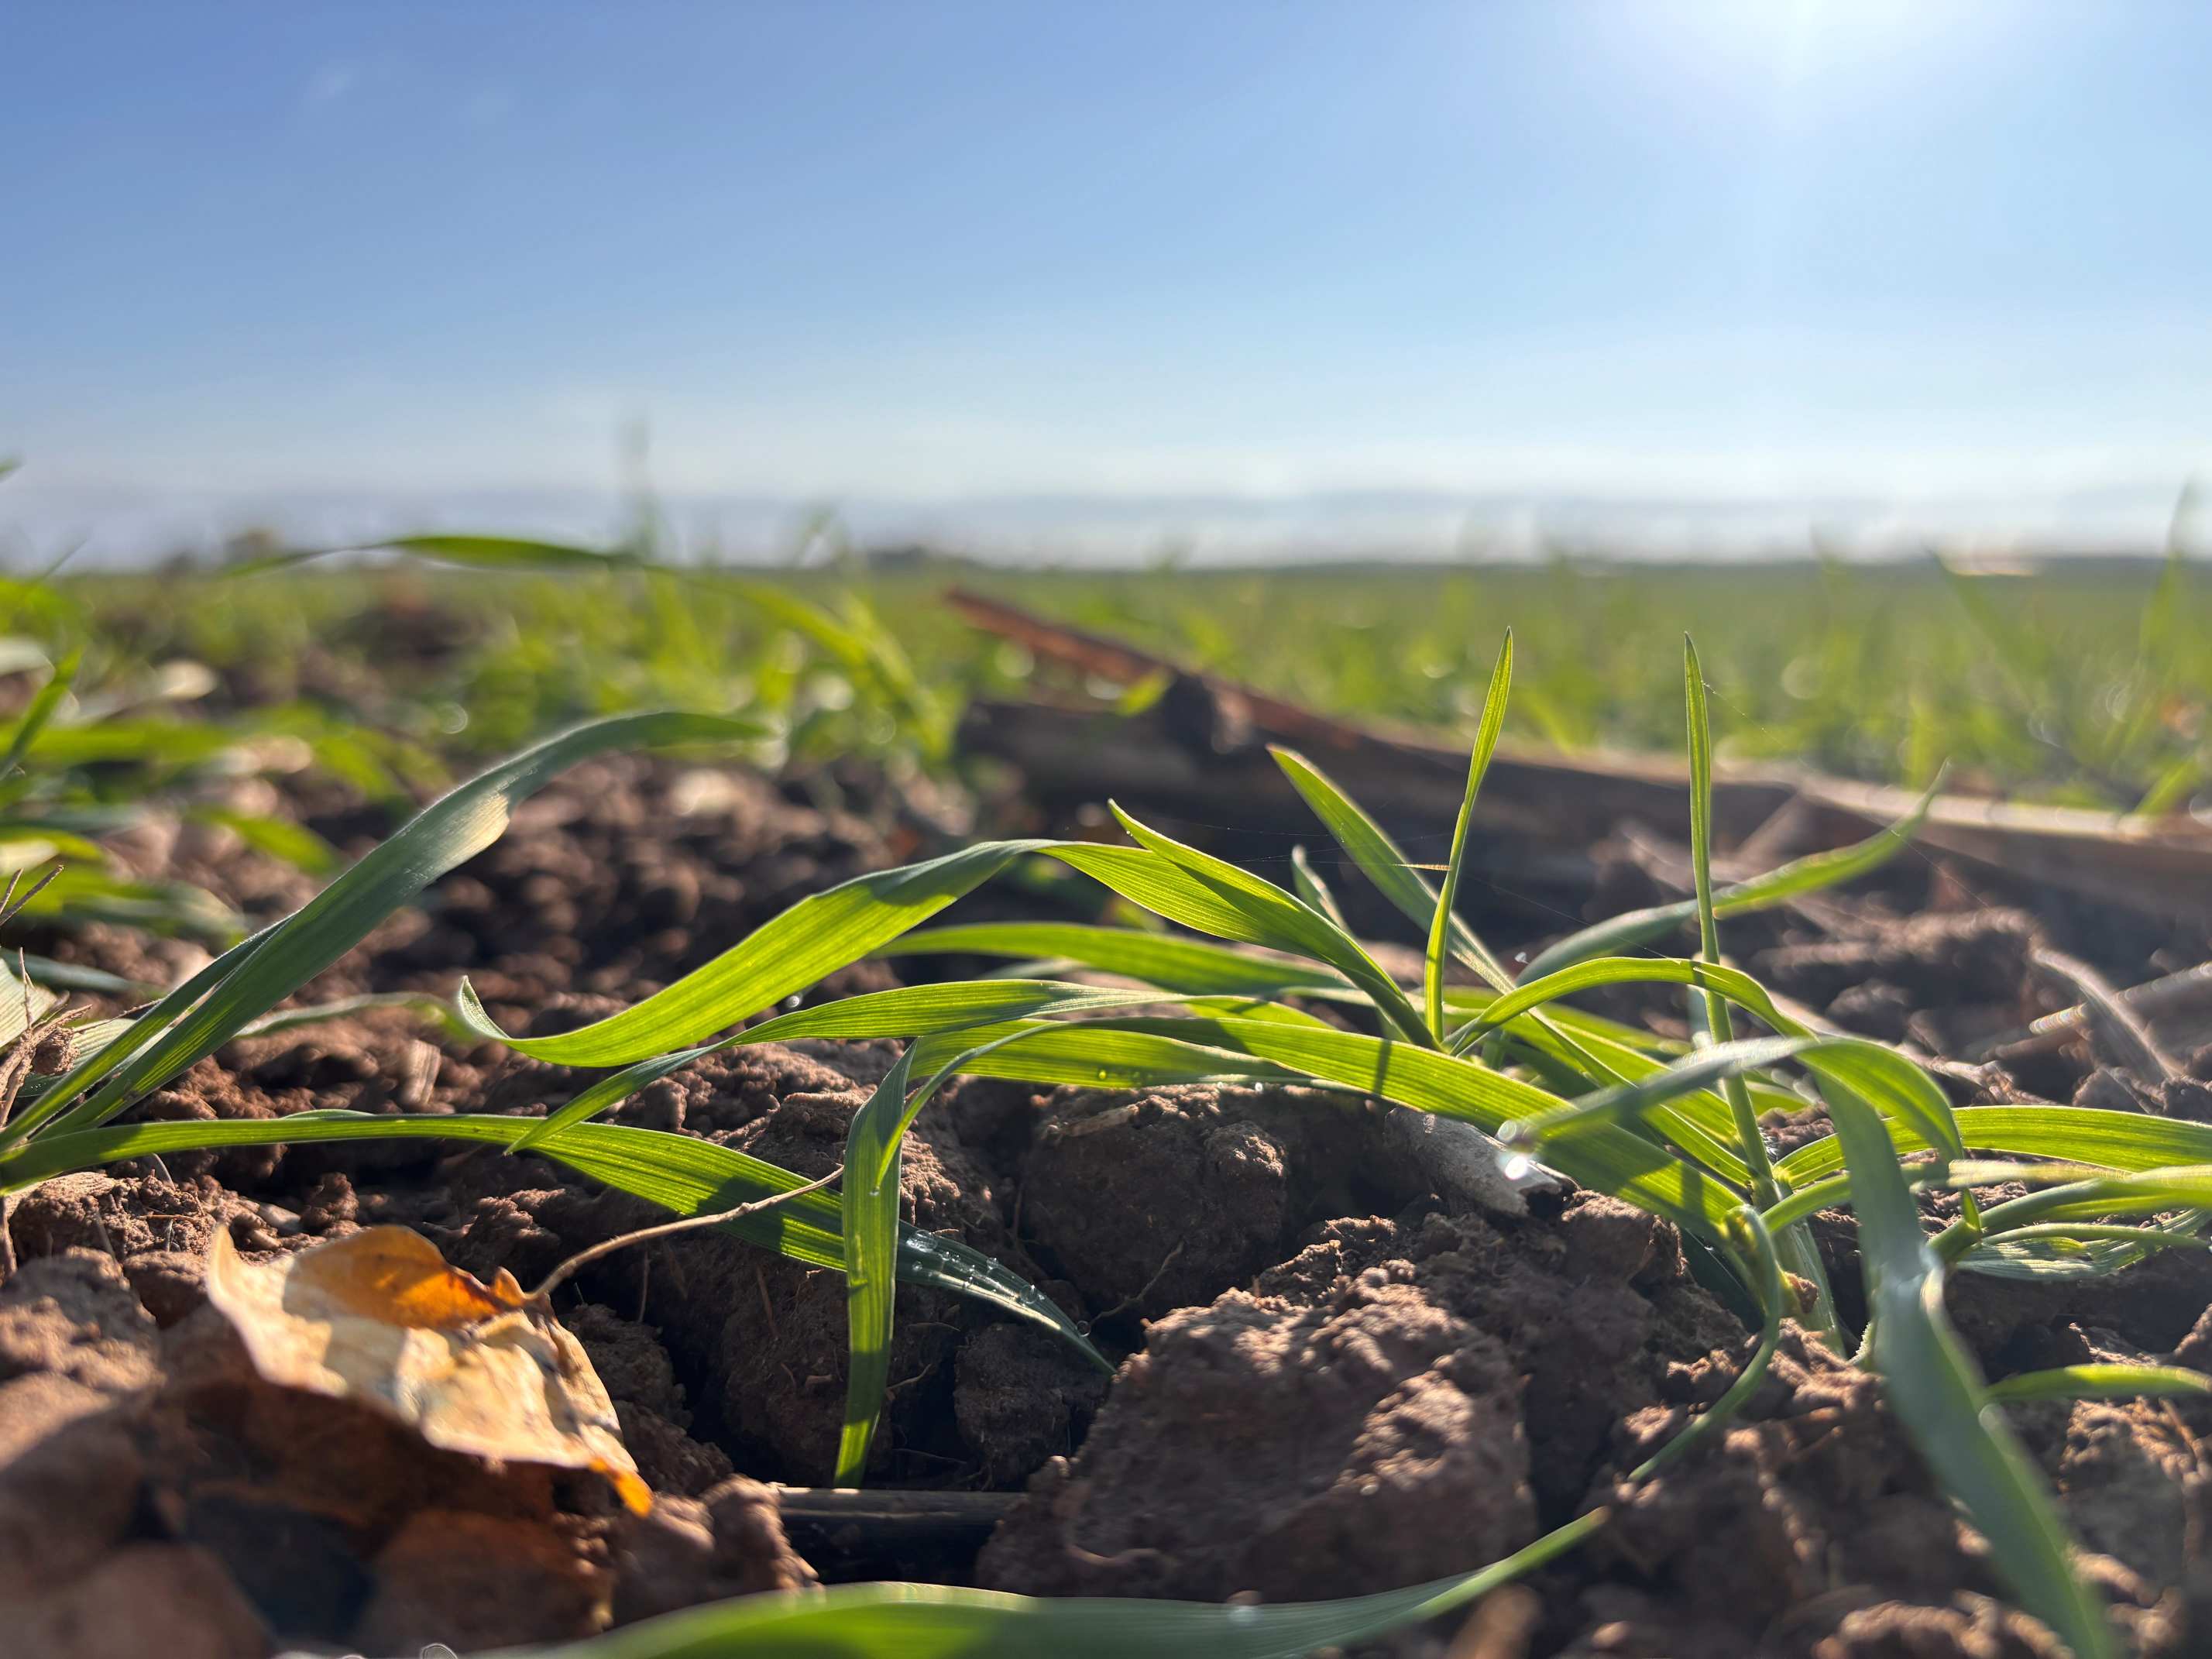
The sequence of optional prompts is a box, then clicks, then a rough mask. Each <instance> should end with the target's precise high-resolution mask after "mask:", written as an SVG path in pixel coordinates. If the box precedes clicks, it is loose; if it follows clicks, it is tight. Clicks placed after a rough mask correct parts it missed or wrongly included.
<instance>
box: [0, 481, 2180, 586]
mask: <svg viewBox="0 0 2212 1659" xmlns="http://www.w3.org/2000/svg"><path fill="white" fill-rule="evenodd" d="M2183 483H2184V481H2183V480H2181V479H2179V478H2175V479H2166V480H2143V481H2133V482H2122V483H2108V484H2084V485H2081V486H2079V487H2076V488H2073V489H2050V490H2045V491H2042V492H2027V491H2009V492H2006V493H2004V494H2002V495H1918V496H1912V497H1904V496H1885V495H1878V494H1872V493H1868V494H1850V493H1842V492H1838V493H1834V494H1823V495H1809V494H1806V495H1784V494H1776V495H1731V496H1720V495H1690V494H1679V495H1672V494H1668V493H1664V492H1601V491H1590V492H1569V491H1547V492H1531V493H1527V494H1516V493H1513V492H1510V491H1490V492H1484V493H1480V494H1475V493H1468V494H1464V495H1460V494H1454V493H1451V492H1447V491H1442V490H1406V489H1367V490H1356V489H1343V490H1325V491H1316V492H1310V493H1304V494H1282V495H1260V494H1237V493H1231V492H1221V493H1212V494H1200V493H1188V494H1178V495H1083V494H1074V493H1062V494H1046V493H1039V494H1032V495H994V496H975V497H967V498H954V499H945V500H935V501H931V500H914V499H905V500H902V499H894V498H884V497H871V496H859V497H854V498H848V499H838V498H836V497H826V496H825V497H820V498H813V499H806V498H799V497H796V496H793V497H780V496H773V495H740V494H721V493H714V492H706V491H669V492H662V493H660V494H659V495H657V496H656V497H655V501H656V504H657V506H658V507H659V512H660V513H661V515H662V520H663V523H664V525H665V528H666V530H667V532H669V535H670V538H671V541H672V544H673V551H674V553H675V555H676V556H679V557H698V556H720V557H725V558H729V559H732V560H736V561H740V562H775V561H778V560H781V559H785V558H788V557H790V556H793V554H794V553H796V552H797V551H798V550H799V547H800V544H802V543H803V542H804V541H805V539H806V533H807V530H808V527H809V526H811V525H814V524H817V523H818V522H820V521H821V520H822V519H823V515H824V514H834V515H835V521H836V525H837V526H838V527H839V529H840V531H841V532H842V537H843V538H844V539H845V540H847V541H848V542H849V543H850V544H853V545H855V546H858V547H862V548H887V547H906V546H915V545H921V546H927V547H928V548H931V549H933V550H938V551H941V552H945V553H951V554H960V555H965V556H971V557H975V558H978V559H982V560H987V561H991V562H1004V563H1027V564H1066V565H1073V566H1086V567H1097V568H1113V567H1115V566H1127V565H1134V564H1140V563H1143V562H1146V561H1148V560H1152V559H1155V558H1158V557H1159V556H1163V555H1164V554H1170V553H1172V554H1175V555H1176V556H1180V557H1182V558H1184V559H1186V560H1188V562H1192V563H1194V564H1240V563H1257V562H1269V561H1277V560H1280V561H1287V562H1295V561H1301V560H1318V559H1338V558H1362V557H1371V558H1401V559H1415V560H1419V559H1447V558H1484V559H1498V560H1514V559H1529V558H1536V557H1541V556H1544V555H1545V554H1546V553H1547V552H1548V551H1550V550H1556V549H1569V550H1589V551H1595V552H1602V553H1604V554H1607V555H1608V556H1617V557H1621V558H1628V559H1635V558H1648V559H1661V560H1663V559H1687V558H1718V559H1728V558H1743V559H1750V558H1766V557H1776V556H1785V557H1786V556H1793V555H1805V554H1809V553H1810V552H1812V551H1814V550H1815V549H1818V550H1822V551H1825V552H1828V553H1831V554H1834V555H1837V556H1843V557H1846V558H1853V557H1857V558H1884V557H1894V556H1899V555H1905V554H1911V553H1913V552H1916V551H1918V550H1923V549H1926V548H1929V547H1941V548H1946V549H1951V550H1978V551H2008V552H2010V551H2017V552H2021V553H2045V552H2048V553H2061V554H2077V553H2119V554H2147V553H2154V552H2157V551H2159V550H2160V549H2161V548H2163V547H2164V546H2165V545H2166V542H2167V539H2168V537H2169V535H2170V534H2171V533H2172V532H2173V529H2174V516H2175V511H2176V504H2177V502H2178V501H2180V500H2181V499H2182V488H2183ZM634 513H635V507H634V505H633V504H632V501H630V500H629V499H626V498H625V496H624V495H623V493H622V492H619V491H617V490H613V489H605V490H592V489H568V490H562V489H447V490H392V489H363V488H352V489H320V490H318V489H270V490H264V491H251V490H235V491H222V490H212V489H210V490H199V491H196V490H189V489H173V488H145V487H138V488H132V487H106V488H103V487H99V486H94V485H86V484H80V483H40V482H39V481H38V480H37V479H36V477H35V476H34V475H33V474H32V473H31V471H30V470H29V469H26V470H25V472H24V473H23V474H20V475H18V476H17V477H15V478H13V479H11V480H9V481H8V482H6V483H0V562H4V563H5V564H7V565H8V566H11V567H13V568H18V569H21V568H38V567H42V566H44V565H46V564H47V563H50V562H52V561H53V560H55V559H58V558H60V557H62V556H64V555H66V556H69V557H70V561H71V562H72V564H73V565H75V566H77V567H81V568H133V567H143V566H148V565H151V564H155V563H158V562H162V561H164V560H167V559H168V558H170V557H172V556H176V555H179V554H189V555H191V556H201V557H204V556H211V555H216V554H219V553H220V552H221V550H222V549H223V547H224V546H225V545H226V544H228V542H229V541H230V540H231V539H232V538H235V537H240V536H242V535H247V534H258V535H260V536H263V537H273V538H276V540H278V541H280V542H282V543H283V544H288V545H292V546H303V547H326V546H359V545H366V544H374V542H376V541H378V540H379V539H380V538H388V537H392V536H398V535H404V534H408V533H410V532H428V531H446V532H483V533H487V534H495V535H513V536H525V537H532V538H544V539H549V540H562V541H574V542H582V543H586V544H594V543H597V544H604V543H605V542H606V541H608V540H610V539H611V538H613V537H615V536H617V535H618V534H620V533H622V532H623V528H624V527H625V526H627V525H628V524H629V523H630V522H633V521H634Z"/></svg>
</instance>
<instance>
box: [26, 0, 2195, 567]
mask: <svg viewBox="0 0 2212 1659" xmlns="http://www.w3.org/2000/svg"><path fill="white" fill-rule="evenodd" d="M8 33H9V42H8V46H7V49H6V51H5V52H4V53H0V146H4V153H5V154H6V155H9V157H10V158H11V161H10V164H9V170H8V176H7V179H6V182H5V183H4V184H0V218H4V222H6V223H7V225H8V226H9V234H8V237H7V252H6V257H5V258H0V454H11V453H12V454H17V455H21V457H22V458H23V459H25V461H26V463H27V465H26V467H25V470H24V471H23V473H22V474H21V477H20V478H19V479H18V480H17V481H15V483H11V484H9V486H8V489H9V492H10V496H9V497H0V507H6V506H7V505H8V503H9V499H10V497H12V498H13V500H14V501H15V502H17V503H19V504H21V503H28V504H30V505H29V506H28V507H20V510H22V511H32V512H34V513H46V514H47V515H48V517H49V519H52V518H53V515H55V514H59V515H61V517H63V518H69V517H70V515H74V520H75V521H79V522H82V524H83V525H84V526H86V527H90V526H92V525H93V523H94V520H96V519H97V518H98V517H99V516H100V511H101V507H102V504H103V503H112V504H113V506H114V510H115V511H116V512H117V513H125V511H126V509H131V508H132V505H133V504H134V503H136V504H137V507H145V506H146V504H147V503H150V502H156V501H168V502H176V501H185V500H188V499H189V500H194V501H205V502H210V503H217V504H222V503H228V504H229V506H228V507H220V510H222V511H228V510H231V509H232V508H235V510H237V511H240V512H245V511H249V510H251V511H253V512H261V513H266V512H270V511H273V510H276V509H277V508H279V507H282V506H283V504H285V503H293V504H295V505H296V504H300V503H308V502H318V501H319V502H325V503H330V502H341V503H351V504H352V507H349V509H348V510H352V511H362V510H367V508H368V507H373V506H374V504H376V503H378V502H385V503H389V504H391V505H390V507H389V510H391V511H393V512H401V513H404V512H409V511H434V512H445V513H451V512H452V511H453V510H456V509H455V504H456V503H462V502H466V501H482V500H486V499H491V498H492V495H491V493H492V492H498V496H497V498H498V499H503V500H507V501H510V502H525V503H526V502H539V503H550V502H552V501H556V498H558V499H566V498H567V497H568V495H571V494H574V492H586V493H588V492H599V494H600V495H604V494H605V492H608V491H611V490H612V489H614V488H615V487H616V485H617V480H618V478H619V477H620V476H621V468H620V465H619V462H618V459H617V458H618V452H619V438H620V435H621V434H622V433H623V431H624V430H625V428H635V427H636V426H637V425H638V424H639V423H641V422H643V423H645V425H646V427H647V430H649V433H650V453H651V457H652V468H653V477H654V478H655V479H656V481H657V482H658V483H659V485H660V486H661V487H662V488H664V489H666V490H667V491H668V492H670V494H671V496H673V497H675V498H677V499H678V500H679V501H681V500H686V499H691V498H697V499H699V500H701V501H743V502H748V503H753V504H756V505H760V506H761V507H762V510H763V512H764V513H767V514H768V516H769V517H770V518H772V517H773V512H774V510H775V507H776V504H781V503H796V502H800V501H811V500H831V501H841V502H843V503H845V504H846V505H847V506H848V508H850V509H851V510H853V511H854V512H856V513H860V514H861V515H862V516H863V517H864V518H865V517H866V514H868V513H871V512H876V513H878V514H880V513H886V512H891V513H893V518H894V519H896V512H893V508H894V507H896V510H897V511H902V512H904V513H907V514H908V518H909V519H914V518H915V516H916V515H920V521H922V522H926V523H930V524H936V525H939V526H945V527H949V528H951V530H952V531H953V532H956V533H957V532H958V530H959V528H960V526H961V524H962V523H963V520H962V518H961V514H962V513H963V512H965V513H969V516H970V518H971V519H972V520H973V522H974V523H975V525H977V526H986V527H987V526H989V525H992V524H997V525H1000V526H1001V527H1003V526H1006V525H1015V526H1026V527H1025V528H1022V529H1019V530H1018V531H1009V532H1006V533H1008V534H1018V535H1035V536H1039V537H1046V536H1048V535H1049V533H1050V530H1051V526H1053V524H1054V522H1057V521H1059V520H1055V519H1054V514H1055V513H1059V514H1060V515H1061V520H1064V521H1065V522H1066V523H1067V524H1069V525H1073V524H1074V523H1075V521H1076V520H1079V519H1085V515H1086V514H1087V515H1089V518H1088V519H1085V522H1088V521H1089V520H1094V519H1097V518H1100V517H1101V516H1103V517H1105V518H1109V519H1112V518H1115V516H1116V515H1117V514H1118V515H1120V518H1121V520H1127V521H1132V522H1139V523H1141V524H1142V526H1144V527H1145V533H1147V534H1150V533H1152V532H1153V531H1154V530H1155V529H1158V528H1160V527H1163V526H1168V525H1170V524H1171V523H1172V522H1173V521H1174V520H1175V518H1176V514H1177V513H1178V512H1180V513H1183V514H1184V516H1186V517H1187V518H1189V519H1192V520H1207V521H1209V522H1210V521H1211V520H1210V519H1209V515H1212V516H1213V517H1215V518H1218V516H1219V515H1220V514H1221V513H1228V514H1229V516H1230V517H1231V518H1234V517H1236V516H1237V514H1239V513H1242V514H1243V515H1244V516H1245V517H1247V518H1248V519H1249V518H1251V517H1253V515H1255V514H1257V515H1258V517H1259V519H1260V520H1261V521H1265V522H1273V520H1267V513H1268V511H1270V510H1272V509H1270V508H1269V507H1268V505H1267V504H1269V503H1280V502H1285V501H1288V502H1297V501H1309V502H1310V501H1312V500H1314V499H1316V498H1319V497H1328V498H1329V499H1331V500H1334V501H1337V502H1338V503H1339V505H1340V507H1341V506H1342V503H1343V502H1344V501H1346V499H1351V500H1353V501H1358V502H1365V503H1366V504H1367V505H1368V507H1369V508H1373V507H1374V504H1375V503H1376V502H1377V501H1401V500H1402V501H1416V502H1421V503H1427V504H1429V505H1430V506H1431V507H1433V506H1436V505H1437V504H1438V503H1442V504H1443V507H1444V508H1445V509H1447V510H1445V511H1443V514H1442V518H1440V519H1439V520H1438V522H1442V521H1443V520H1444V519H1449V517H1450V515H1451V513H1452V512H1453V511H1456V510H1458V509H1457V508H1456V507H1453V506H1452V504H1454V503H1458V502H1461V501H1491V502H1496V501H1519V502H1522V503H1524V504H1525V503H1528V502H1534V503H1537V504H1538V505H1539V507H1540V508H1541V504H1542V503H1546V502H1549V503H1553V505H1554V507H1559V510H1562V511H1565V510H1568V507H1565V506H1563V505H1562V504H1571V503H1574V502H1583V503H1588V502H1589V501H1614V502H1620V503H1629V504H1632V510H1633V511H1635V512H1637V513H1648V509H1649V507H1650V504H1651V503H1655V502H1659V503H1668V502H1673V503H1681V504H1686V505H1685V510H1689V509H1690V508H1691V507H1699V505H1700V504H1703V506H1705V507H1714V506H1716V505H1717V507H1720V508H1725V509H1728V510H1734V511H1738V512H1741V511H1742V510H1743V509H1744V508H1745V507H1746V504H1758V505H1759V507H1760V510H1761V511H1762V512H1763V511H1765V508H1768V507H1772V508H1774V509H1775V510H1776V511H1778V512H1779V513H1781V515H1782V518H1781V520H1778V521H1785V520H1787V519H1788V518H1789V516H1790V514H1791V513H1799V514H1801V515H1810V516H1811V517H1813V518H1816V519H1817V518H1818V517H1819V516H1820V513H1822V512H1831V513H1844V512H1845V511H1846V509H1845V507H1844V506H1843V505H1840V504H1842V503H1850V504H1852V505H1850V507H1849V509H1848V510H1849V512H1850V513H1857V514H1858V515H1859V518H1860V519H1861V520H1866V521H1868V522H1872V523H1875V524H1881V523H1905V522H1911V521H1913V520H1912V515H1913V514H1914V513H1916V512H1917V513H1919V514H1920V515H1921V517H1922V518H1923V519H1927V520H1929V522H1936V521H1939V520H1942V521H1944V522H1949V521H1952V520H1956V521H1957V522H1960V523H1966V522H1967V521H1970V520H1974V517H1975V515H1976V514H1977V513H1979V514H1981V515H1983V516H1984V517H1985V518H1987V519H1988V520H1990V522H1991V523H1992V524H2013V523H2015V522H2017V523H2018V524H2021V525H2024V526H2028V527H2031V528H2033V527H2035V526H2045V527H2050V526H2057V527H2059V528H2064V527H2066V526H2068V525H2069V523H2071V522H2072V520H2069V519H2068V517H2067V515H2068V514H2069V513H2075V515H2076V516H2077V517H2080V516H2081V515H2083V514H2087V517H2082V518H2081V522H2082V523H2084V524H2086V523H2087V522H2088V520H2089V519H2090V518H2093V517H2094V516H2095V514H2096V513H2100V512H2102V513H2106V516H2107V517H2110V516H2111V515H2112V513H2121V515H2122V516H2123V517H2125V516H2126V515H2128V514H2132V515H2134V516H2133V517H2132V518H2130V519H2128V523H2129V524H2130V526H2133V525H2134V524H2135V522H2136V520H2145V521H2146V522H2147V521H2148V520H2147V518H2146V515H2149V514H2154V513H2155V511H2156V510H2157V507H2156V504H2157V503H2158V502H2159V501H2170V500H2171V498H2172V494H2173V492H2174V490H2175V489H2176V488H2177V487H2178V486H2179V483H2180V481H2181V479H2182V478H2183V477H2185V476H2186V475H2187V474H2188V473H2189V472H2191V471H2192V470H2199V469H2205V468H2207V466H2208V464H2212V212H2208V211H2207V210H2206V209H2205V201H2206V196H2205V184H2204V180H2205V179H2206V178H2207V177H2208V176H2212V99H2208V98H2206V96H2205V95H2204V88H2205V87H2206V86H2207V84H2208V75H2212V8H2206V7H2203V6H2201V5H2183V4H2175V5H2164V6H2162V5H2159V4H2155V3H2148V0H2146V3H2138V4H2131V5H2121V6H2103V5H2092V4H2088V3H2081V4H2067V3H2057V0H2053V3H2048V4H2041V5H2001V4H1996V3H1961V4H1943V3H1924V4H1891V3H1887V0H1850V3H1847V0H1833V3H1828V4H1802V3H1791V0H1769V3H1759V0H1713V3H1706V4H1697V3H1680V4H1661V3H1650V4H1642V5H1638V4H1628V3H1586V4H1577V3H1572V0H1561V3H1542V4H1533V3H1532V4H1526V5H1523V4H1513V3H1504V0H1499V3H1488V4H1474V3H1465V4H1455V5H1431V4H1423V3H1415V0H1389V3H1383V4H1361V5H1352V4H1348V3H1346V4H1308V3H1297V0H1287V3H1270V4H1265V5H1261V4H1250V5H1246V4H1237V3H1231V0H1218V3H1210V4H1202V5H1192V4H1188V3H1185V4H1176V5H1158V6H1154V5H1147V4H1141V3H1117V4H1114V5H1110V6H1091V5H1079V4H1076V3H1073V0H1065V3H1059V0H1054V3H1046V0H1030V3H1023V4H1006V5H975V4H965V3H958V0H932V3H926V4H925V3H911V0H909V3H896V4H890V5H882V6H868V5H859V4H849V5H827V4H769V3H757V4H738V3H725V4H701V5H676V4H665V3H638V4H631V5H624V6H605V5H590V6H585V5H571V4H566V3H554V0H540V3H535V4H530V5H520V4H514V5H501V4H492V3H473V4H465V5H443V4H441V5H417V4H408V3H402V0H381V3H375V4H362V5H357V6H356V5H338V4H325V5H301V4H277V3H266V4H250V5H221V4H204V3H191V0H171V3H167V4H163V5H158V6H155V5H144V4H138V5H130V6H110V5H104V4H100V3H97V0H78V3H72V4H63V3H59V0H54V3H37V4H33V5H30V6H27V7H24V8H21V9H18V10H17V11H16V12H15V14H14V15H13V16H12V17H11V19H10V21H9V26H8ZM2123 500H2124V501H2126V502H2128V503H2130V505H2128V506H2126V507H2124V509H2122V508H2118V507H2113V506H2112V503H2113V502H2117V501H2123ZM2100 502H2101V503H2104V504H2105V505H2104V506H2102V507H2098V506H2095V505H2094V504H2095V503H2100ZM1824 503H1825V504H1826V505H1825V506H1824V505H1823V504H1824ZM2069 503H2070V505H2069ZM2084 503H2089V504H2091V505H2088V506H2084V505H2083V504H2084ZM1225 504H1226V505H1225ZM147 510H152V509H151V508H148V509H147ZM218 510H219V508H218V506H210V507H207V508H206V511H207V513H216V512H217V511H218ZM548 510H550V508H549V509H548ZM1346 510H1350V509H1346ZM1624 510H1625V511H1626V510H1630V509H1629V508H1626V507H1625V508H1624ZM994 513H996V514H997V515H998V516H997V518H995V519H994V518H993V517H992V514H994ZM1946 514H1948V515H1950V516H1949V519H1948V520H1946V519H1945V515H1946ZM2008 514H2009V515H2010V516H2009V517H2008ZM931 515H934V517H932V516H931ZM1899 515H1902V517H1900V516H1899ZM54 521H55V522H58V521H59V520H54ZM1767 521H1768V520H1767V519H1765V518H1760V519H1759V522H1760V523H1762V524H1764V523H1766V522H1767ZM1347 522H1349V521H1348V520H1347ZM1424 522H1426V520H1424ZM2115 522H2117V520H2115Z"/></svg>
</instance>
